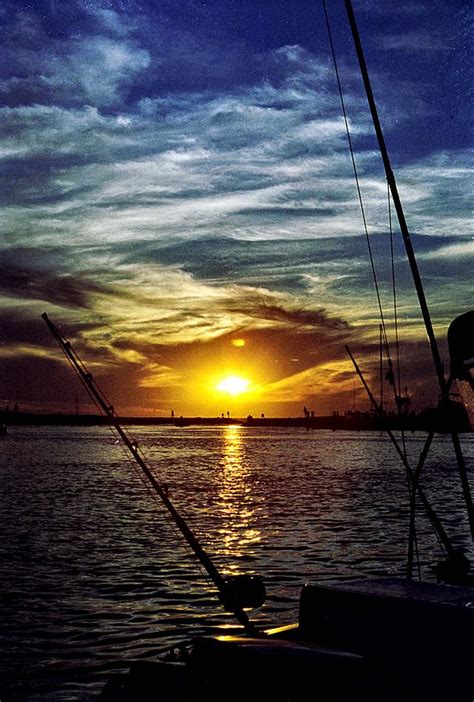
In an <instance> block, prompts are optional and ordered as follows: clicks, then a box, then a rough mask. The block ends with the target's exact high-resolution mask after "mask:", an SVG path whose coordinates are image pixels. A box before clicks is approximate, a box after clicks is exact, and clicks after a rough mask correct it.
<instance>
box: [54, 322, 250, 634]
mask: <svg viewBox="0 0 474 702" xmlns="http://www.w3.org/2000/svg"><path fill="white" fill-rule="evenodd" d="M41 316H42V318H43V319H44V321H45V322H46V324H47V325H48V328H49V330H50V332H51V334H52V335H53V336H54V338H55V339H56V341H57V342H58V344H59V346H60V347H61V349H62V350H63V352H64V355H65V356H66V358H67V359H68V361H69V363H70V364H71V366H72V367H73V369H74V370H75V371H76V373H77V375H78V376H79V378H80V380H81V381H82V383H83V385H84V386H85V388H86V390H87V392H88V393H89V395H90V397H91V398H92V400H93V401H94V403H95V404H96V405H97V406H98V407H99V408H100V409H101V411H102V412H103V413H104V414H105V415H106V416H107V417H108V419H109V421H110V424H111V425H112V426H113V427H114V429H115V431H116V432H117V434H118V435H119V436H120V438H121V439H122V441H123V443H124V444H125V446H126V447H127V449H128V450H129V452H130V454H131V455H132V458H133V459H134V461H135V463H136V464H137V465H138V467H139V468H140V470H141V471H142V473H143V474H144V476H145V477H146V479H147V480H148V482H149V483H150V484H151V486H152V488H153V490H154V491H155V493H156V494H157V495H158V496H159V497H160V499H161V501H162V502H163V504H164V505H165V507H166V509H167V510H168V512H169V514H170V515H171V517H172V519H173V521H174V523H175V524H176V526H177V527H178V529H179V531H180V532H181V534H182V535H183V536H184V538H185V540H186V541H187V543H188V544H189V546H190V547H191V549H192V550H193V552H194V554H195V556H196V557H197V558H198V560H199V562H200V563H201V564H202V565H203V566H204V568H205V570H206V572H207V574H208V575H209V577H210V578H211V580H212V581H213V583H214V585H215V586H216V588H217V590H218V591H219V594H220V600H221V602H222V604H223V605H224V607H225V609H226V610H227V611H229V612H233V614H234V615H235V617H236V618H237V620H238V621H239V622H240V624H242V626H243V627H244V628H245V630H246V631H247V632H248V633H250V634H254V633H255V627H254V625H253V624H252V622H251V621H250V620H249V618H248V616H247V614H246V612H245V611H244V609H243V608H242V607H241V606H240V605H239V604H238V602H237V600H236V595H237V593H236V592H235V589H236V588H235V586H234V587H233V586H232V582H230V583H229V581H227V580H226V579H225V578H223V577H222V575H221V574H220V573H219V571H218V570H217V568H216V566H215V565H214V563H213V562H212V560H211V558H210V557H209V555H208V554H207V553H206V551H205V550H204V548H203V547H202V546H201V544H200V543H199V540H198V539H197V537H196V536H195V534H194V533H193V532H192V530H191V529H190V528H189V526H188V524H187V523H186V521H185V520H184V519H183V517H182V516H181V515H180V514H179V512H178V511H177V509H176V508H175V506H174V505H173V503H172V502H171V500H170V499H169V497H168V495H167V494H166V489H165V488H164V487H163V486H162V485H160V483H159V482H158V480H157V479H156V477H155V476H154V475H153V473H152V471H151V470H150V467H149V466H148V465H147V464H146V462H145V460H144V459H143V458H142V456H141V455H140V453H139V451H138V447H137V445H136V443H135V442H134V441H132V440H131V438H130V436H128V435H127V433H126V432H125V431H124V429H123V428H122V426H121V425H120V422H119V419H118V417H117V415H116V414H115V410H114V408H113V407H112V406H111V405H110V404H109V402H108V401H107V398H106V397H105V396H104V394H103V393H102V391H101V390H100V389H99V387H98V386H97V384H96V382H95V380H94V378H93V377H92V373H89V372H88V370H87V368H86V367H85V366H84V364H83V362H82V361H81V359H80V358H79V356H78V355H77V353H76V352H75V351H74V350H73V348H72V346H71V343H70V342H69V341H67V340H66V339H65V338H64V337H63V335H62V334H61V332H60V331H59V329H58V328H57V327H56V326H55V324H53V322H52V321H51V320H50V319H49V317H48V315H47V314H46V312H45V313H44V314H42V315H41ZM234 582H235V581H234Z"/></svg>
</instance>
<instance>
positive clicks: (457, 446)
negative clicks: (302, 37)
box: [344, 0, 474, 539]
mask: <svg viewBox="0 0 474 702" xmlns="http://www.w3.org/2000/svg"><path fill="white" fill-rule="evenodd" d="M344 4H345V7H346V12H347V16H348V19H349V25H350V28H351V32H352V37H353V40H354V46H355V50H356V54H357V58H358V61H359V67H360V71H361V74H362V80H363V82H364V87H365V92H366V95H367V101H368V103H369V108H370V114H371V116H372V122H373V125H374V129H375V133H376V136H377V141H378V144H379V149H380V154H381V156H382V161H383V165H384V169H385V176H386V178H387V183H388V186H389V188H390V192H391V195H392V199H393V203H394V206H395V211H396V213H397V218H398V223H399V225H400V231H401V233H402V237H403V242H404V244H405V250H406V254H407V258H408V262H409V264H410V269H411V273H412V277H413V282H414V284H415V290H416V293H417V296H418V301H419V304H420V308H421V313H422V317H423V321H424V324H425V329H426V333H427V335H428V339H429V343H430V347H431V354H432V356H433V361H434V366H435V371H436V375H437V378H438V383H439V387H440V392H441V400H442V402H443V404H444V405H445V406H448V404H449V388H448V383H447V382H446V378H445V375H444V368H443V363H442V361H441V356H440V353H439V348H438V343H437V341H436V336H435V333H434V329H433V323H432V321H431V315H430V312H429V309H428V303H427V301H426V296H425V291H424V288H423V283H422V280H421V276H420V272H419V269H418V264H417V260H416V256H415V251H414V249H413V244H412V242H411V238H410V233H409V231H408V225H407V222H406V218H405V212H404V210H403V206H402V202H401V199H400V195H399V192H398V187H397V181H396V179H395V174H394V172H393V170H392V165H391V162H390V157H389V155H388V150H387V146H386V144H385V138H384V135H383V131H382V126H381V123H380V119H379V115H378V110H377V105H376V102H375V98H374V94H373V91H372V86H371V83H370V78H369V73H368V70H367V64H366V61H365V55H364V50H363V48H362V43H361V40H360V34H359V30H358V27H357V23H356V18H355V15H354V10H353V8H352V2H351V0H344ZM451 438H452V442H453V448H454V453H455V456H456V461H457V465H458V470H459V476H460V479H461V485H462V490H463V494H464V500H465V503H466V508H467V513H468V519H469V526H470V531H471V536H472V538H473V539H474V506H473V502H472V496H471V490H470V486H469V481H468V478H467V470H466V465H465V461H464V456H463V453H462V448H461V442H460V440H459V435H458V433H457V432H455V431H452V432H451Z"/></svg>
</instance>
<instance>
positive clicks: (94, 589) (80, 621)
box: [0, 427, 474, 702]
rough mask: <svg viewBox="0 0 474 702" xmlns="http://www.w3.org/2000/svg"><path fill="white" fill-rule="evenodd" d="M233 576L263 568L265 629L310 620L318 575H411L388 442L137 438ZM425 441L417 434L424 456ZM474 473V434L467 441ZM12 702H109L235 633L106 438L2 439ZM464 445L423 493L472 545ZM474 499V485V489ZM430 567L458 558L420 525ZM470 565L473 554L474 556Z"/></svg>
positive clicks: (1, 635) (361, 436)
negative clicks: (304, 610) (135, 675)
mask: <svg viewBox="0 0 474 702" xmlns="http://www.w3.org/2000/svg"><path fill="white" fill-rule="evenodd" d="M134 435H135V436H136V437H137V439H138V441H139V443H140V445H141V446H142V447H143V449H144V451H145V452H146V454H147V456H148V458H149V459H150V461H151V462H152V464H153V465H154V466H155V467H156V469H157V470H158V471H159V474H160V476H161V479H162V480H163V481H164V482H165V483H166V484H167V486H168V489H169V494H170V497H171V498H172V499H173V500H174V502H175V504H176V505H177V506H178V507H179V508H180V509H181V510H182V512H183V513H184V515H185V516H186V517H187V519H188V521H189V523H190V524H191V526H192V527H193V529H194V530H195V531H196V532H197V534H198V535H199V537H200V538H201V539H202V542H203V544H204V545H205V547H206V548H207V550H208V552H209V553H210V554H211V555H212V556H213V557H214V558H215V562H216V564H217V565H218V566H219V567H220V568H221V569H222V571H223V572H224V573H232V572H235V573H247V572H250V573H259V574H261V575H263V576H264V578H265V582H266V586H267V593H268V596H267V602H266V604H265V605H264V607H263V608H262V609H261V611H259V612H256V613H255V614H254V618H255V619H256V620H257V621H260V622H261V623H262V625H269V624H280V623H287V622H290V621H293V620H294V619H295V618H296V613H297V602H298V597H299V591H300V588H301V586H302V585H303V583H304V582H306V581H308V580H311V579H328V578H333V577H338V576H341V575H342V576H344V577H348V578H354V577H357V576H360V575H364V574H372V575H380V574H403V567H404V559H405V553H406V545H405V544H406V534H407V522H408V510H407V488H406V480H405V477H404V471H403V468H402V467H401V465H400V463H399V461H398V459H397V458H396V455H395V451H394V449H393V448H392V447H391V445H390V444H389V442H388V440H387V439H386V438H385V437H384V436H383V435H381V434H378V433H376V432H373V433H342V432H340V433H333V432H310V433H307V432H305V431H304V430H298V429H257V428H256V429H245V428H240V427H203V428H187V427H186V428H174V427H164V428H146V429H140V428H138V429H136V430H134ZM422 445H423V436H422V435H421V434H415V435H414V434H410V435H409V436H408V437H407V448H408V452H409V455H410V456H411V457H412V459H413V461H415V460H416V457H417V456H418V455H419V453H420V451H421V448H422ZM463 446H464V448H465V454H466V458H467V463H468V467H469V469H470V474H471V475H472V472H473V468H474V437H473V436H472V435H470V436H468V437H463ZM0 450H1V452H2V455H1V463H0V479H1V483H0V484H1V488H0V524H1V534H2V540H1V545H0V549H1V563H0V568H1V572H0V576H1V587H2V600H3V621H2V625H1V630H0V674H1V683H0V699H1V701H2V702H7V701H8V700H15V701H20V700H28V702H30V701H31V702H33V701H34V702H39V701H41V702H45V701H53V700H54V701H57V700H81V701H88V700H92V699H94V698H95V696H96V694H97V691H98V690H100V689H101V686H102V685H103V683H104V681H105V680H106V678H107V676H108V674H109V673H110V672H112V671H116V670H119V669H121V668H126V667H127V665H128V663H129V662H130V661H132V660H134V659H138V658H153V657H154V656H155V655H156V654H157V653H158V652H159V651H161V650H162V649H164V648H166V647H167V646H169V645H171V644H173V643H175V642H176V641H179V640H183V639H185V638H187V637H188V636H189V635H190V634H201V633H209V632H211V633H216V632H219V631H220V632H221V633H222V630H223V628H225V629H226V632H227V633H228V632H229V631H231V632H232V631H233V627H234V623H233V620H232V618H231V617H230V616H229V615H227V614H225V613H222V611H221V610H220V608H219V606H218V604H217V602H216V598H215V595H214V591H213V589H212V587H211V586H210V585H209V584H208V581H207V580H206V578H205V577H204V575H203V573H202V572H201V571H200V569H199V568H198V567H197V566H196V563H195V561H194V559H193V558H192V557H190V556H189V554H188V551H187V549H186V547H185V546H183V544H182V540H181V538H180V536H179V535H178V534H177V533H176V531H175V529H174V528H173V527H172V526H171V524H170V523H169V520H168V518H167V517H166V516H165V515H164V513H163V510H162V509H161V507H159V506H157V505H156V504H155V502H154V501H153V499H152V497H151V496H150V494H149V493H148V492H147V490H146V488H145V486H144V485H143V483H142V482H141V481H140V479H139V477H138V476H137V475H136V473H135V472H134V470H133V468H132V467H131V466H130V464H129V463H128V461H127V459H126V458H125V456H124V454H123V451H122V449H121V447H120V446H119V445H117V444H116V443H115V439H114V438H113V437H112V436H111V434H110V433H109V431H108V430H107V429H105V428H87V429H83V428H35V429H30V428H12V429H11V430H10V435H9V436H8V437H7V438H6V439H4V440H2V442H1V444H0ZM451 454H452V451H451V448H450V443H449V439H448V438H446V437H441V438H439V437H438V438H437V440H436V442H435V445H434V447H433V450H432V452H431V459H430V461H429V463H428V465H427V466H426V468H425V470H424V473H423V480H422V482H423V485H424V487H425V489H426V492H427V493H428V495H429V496H430V498H431V500H432V503H433V504H434V505H435V506H436V507H437V508H438V509H439V512H440V514H441V515H442V516H443V517H444V521H445V526H446V528H447V529H448V530H449V533H450V534H452V535H455V536H456V538H457V540H458V543H465V542H467V541H468V539H467V536H466V534H467V525H466V520H465V517H464V513H463V511H462V508H461V500H460V489H459V479H458V476H457V472H456V469H455V468H454V467H453V462H452V459H451ZM473 487H474V486H473ZM417 523H418V540H419V556H420V564H421V566H420V567H421V571H422V573H423V574H424V575H425V576H427V575H428V576H429V574H430V570H429V564H431V563H432V562H433V561H434V560H436V559H438V560H439V558H440V557H441V556H442V554H441V552H440V550H439V546H438V544H437V541H436V538H435V537H434V536H433V535H432V533H431V529H430V527H429V525H428V523H427V520H426V519H425V518H424V515H423V514H422V513H421V512H419V514H418V518H417ZM471 555H472V554H471Z"/></svg>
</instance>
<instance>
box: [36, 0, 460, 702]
mask: <svg viewBox="0 0 474 702" xmlns="http://www.w3.org/2000/svg"><path fill="white" fill-rule="evenodd" d="M345 5H346V10H347V15H348V19H349V24H350V26H351V30H352V34H353V37H354V43H355V48H356V52H357V55H358V60H359V65H360V70H361V74H362V77H363V80H364V85H365V89H366V93H367V99H368V103H369V107H370V111H371V114H372V119H373V123H374V128H375V131H376V134H377V138H378V142H379V147H380V152H381V155H382V159H383V163H384V167H385V172H386V177H387V181H388V185H389V188H390V191H391V196H392V200H393V203H394V206H395V210H396V212H397V216H398V220H399V224H400V229H401V232H402V236H403V239H404V243H405V247H406V252H407V258H408V261H409V263H410V267H411V270H412V274H413V279H414V282H415V288H416V291H417V295H418V299H419V302H420V308H421V312H422V316H423V320H424V323H425V327H426V331H427V335H428V339H429V342H430V346H431V351H432V355H433V361H434V366H435V371H436V376H437V379H438V383H439V386H440V395H441V403H442V405H444V406H447V405H448V403H449V389H450V385H451V382H452V381H454V379H455V378H458V379H459V380H461V381H463V382H465V383H467V384H468V385H470V387H471V388H472V386H473V384H474V381H473V376H472V371H473V367H474V360H473V359H474V350H473V348H472V341H471V343H470V344H469V342H468V341H467V339H469V338H472V336H471V337H469V335H468V334H466V329H469V328H470V327H471V326H472V323H473V315H474V313H467V315H462V316H461V317H459V318H458V319H457V320H455V321H454V322H453V324H452V326H451V328H450V333H449V346H450V353H451V374H450V378H449V379H448V380H446V378H445V375H444V369H443V366H442V363H441V358H440V354H439V351H438V346H437V341H436V338H435V335H434V332H433V327H432V323H431V319H430V315H429V310H428V305H427V302H426V299H425V294H424V290H423V285H422V282H421V278H420V275H419V272H418V268H417V263H416V258H415V254H414V251H413V247H412V245H411V241H410V236H409V232H408V227H407V224H406V220H405V216H404V212H403V208H402V204H401V201H400V197H399V194H398V189H397V184H396V180H395V176H394V174H393V171H392V168H391V164H390V160H389V156H388V152H387V149H386V146H385V141H384V137H383V132H382V128H381V125H380V121H379V117H378V113H377V108H376V104H375V100H374V97H373V93H372V89H371V85H370V80H369V76H368V72H367V67H366V64H365V59H364V54H363V50H362V45H361V42H360V37H359V33H358V29H357V25H356V20H355V16H354V12H353V9H352V5H351V2H350V0H345ZM43 317H44V319H45V321H46V323H47V324H48V326H49V328H50V330H51V332H52V334H53V335H54V336H55V338H56V340H57V341H58V343H59V345H60V346H61V348H62V349H63V351H64V353H65V355H66V357H67V358H68V360H69V361H70V363H71V365H72V366H73V367H74V370H75V371H76V372H77V373H78V375H79V377H80V378H81V380H82V381H83V383H84V385H85V387H86V389H87V391H88V392H89V394H90V395H91V397H92V398H93V399H94V401H95V402H96V403H97V405H98V406H99V408H100V409H101V410H102V412H103V413H104V414H105V415H106V416H107V417H108V418H109V421H110V424H111V425H112V426H113V427H114V428H115V430H116V431H117V433H118V435H119V436H120V438H121V439H122V441H123V442H124V444H125V446H126V447H127V449H128V451H129V452H130V454H131V456H132V457H133V459H134V460H135V462H136V465H137V466H138V468H139V469H140V470H141V471H142V474H143V475H144V477H145V478H146V480H148V482H149V484H150V485H151V486H152V488H153V490H154V491H155V492H156V493H157V494H158V496H159V497H160V499H161V500H162V502H163V503H164V505H165V506H166V508H167V510H168V512H169V513H170V514H171V516H172V518H173V519H174V521H175V524H176V525H177V526H178V528H179V529H180V531H181V533H182V534H183V536H184V538H185V539H186V541H187V543H188V544H189V546H190V547H191V549H192V550H193V552H194V554H195V555H196V557H197V558H198V559H199V560H200V562H201V563H202V565H203V566H204V567H205V569H206V570H207V572H208V574H209V576H210V578H211V580H212V581H213V582H214V584H215V586H216V588H217V590H218V592H219V598H220V601H221V603H222V604H223V605H224V607H225V608H226V610H228V611H231V612H233V613H234V614H235V616H236V617H237V619H238V621H239V622H240V624H241V625H242V628H243V635H242V636H241V637H217V638H200V639H197V640H194V641H191V642H189V644H186V645H183V646H179V647H176V648H173V649H172V650H170V651H169V652H168V653H166V654H165V655H164V656H163V658H162V659H161V660H158V661H156V662H140V663H137V664H135V665H133V666H132V668H131V669H130V671H129V672H128V673H127V674H125V675H119V676H117V677H114V678H111V679H110V680H109V682H108V684H107V685H106V687H105V689H104V690H103V692H102V694H101V699H102V700H103V701H104V702H132V701H133V702H140V701H142V700H143V701H144V700H160V699H161V700H170V701H173V700H176V701H177V702H181V701H184V700H206V701H210V702H212V700H222V699H225V700H237V699H238V700H269V701H271V702H274V701H275V702H278V701H282V702H283V701H284V700H285V701H288V700H291V701H296V700H348V699H352V700H373V701H374V702H375V700H377V701H380V700H387V701H390V702H395V700H397V701H400V700H456V701H459V702H464V701H467V700H470V701H472V699H473V698H474V677H473V676H472V671H471V661H472V656H473V653H474V650H473V644H472V640H471V637H470V634H471V632H472V631H473V630H474V586H473V585H474V584H473V583H472V580H471V576H470V573H469V562H468V560H467V558H466V556H465V554H464V552H463V551H462V550H459V549H456V548H455V547H454V546H453V544H452V542H451V540H450V539H449V537H448V535H447V533H446V532H445V530H444V527H443V525H442V524H441V522H440V520H439V519H438V517H437V515H436V513H435V511H434V510H433V508H432V507H431V505H430V504H429V502H428V499H427V498H426V496H425V494H424V492H423V490H422V488H421V485H420V482H419V477H420V473H421V471H422V468H423V465H424V463H425V460H426V457H427V454H428V451H429V448H430V445H431V441H432V439H433V435H434V432H429V434H428V437H427V440H426V443H425V447H424V450H423V452H422V455H421V456H420V459H419V462H418V464H417V466H416V467H415V468H414V469H413V467H412V466H411V465H410V464H409V462H408V460H407V458H406V456H405V454H404V453H403V451H402V450H401V449H400V447H399V445H398V442H397V439H396V437H395V436H394V435H393V434H392V432H391V431H390V430H387V433H388V435H389V438H390V440H391V441H392V443H393V444H394V446H395V448H396V450H397V451H398V452H399V455H400V460H401V461H402V463H403V465H404V467H405V469H406V472H407V475H408V477H409V481H410V486H411V514H412V516H413V515H414V509H415V507H414V506H415V500H418V501H419V502H420V503H421V504H422V506H423V508H424V509H425V511H426V513H427V515H428V517H429V520H430V521H431V524H432V526H433V528H434V529H435V531H436V534H437V536H438V538H439V541H440V543H441V544H442V546H443V548H444V550H445V552H446V558H445V559H444V560H443V561H441V562H440V563H439V564H437V566H435V569H434V570H435V573H436V576H437V578H438V582H437V583H426V582H417V581H414V580H413V577H412V559H413V552H412V549H413V531H412V529H410V539H409V558H408V565H407V577H406V578H383V579H382V578H381V579H369V580H367V579H363V580H356V581H350V582H347V581H337V580H335V581H332V582H325V583H324V584H318V583H315V584H308V585H306V586H305V587H304V588H303V591H302V593H301V600H300V607H299V615H298V621H297V622H296V623H295V624H292V625H289V626H284V627H279V628H276V629H271V630H266V631H259V630H258V629H257V627H256V626H255V625H254V624H253V623H252V622H251V620H250V617H249V615H248V610H249V609H252V608H255V607H258V606H260V605H261V604H262V602H263V600H264V596H265V589H264V586H263V583H262V581H261V580H260V579H259V578H257V577H255V576H237V577H235V576H234V577H233V578H223V577H222V576H221V575H220V573H219V571H218V570H217V568H216V567H215V565H214V564H213V562H212V559H210V557H209V556H208V554H207V553H206V551H205V549H204V548H203V547H202V545H201V544H200V542H199V541H198V540H197V539H196V537H195V535H194V534H193V532H192V530H191V529H190V528H189V527H188V525H187V524H186V522H185V521H184V520H183V518H182V517H181V515H180V514H179V512H178V511H177V510H176V508H175V507H174V505H173V503H172V502H171V500H170V499H169V496H168V494H167V492H166V490H165V489H164V488H163V486H161V485H160V483H159V482H158V481H157V480H156V477H155V475H154V474H153V472H152V471H150V469H149V467H148V466H147V464H146V461H145V460H144V458H143V456H142V454H141V452H140V450H139V447H138V446H137V445H136V444H135V443H134V442H133V440H132V439H130V437H129V436H128V434H127V432H126V431H125V430H124V429H123V428H122V427H121V426H120V424H119V422H118V419H117V417H116V415H115V412H114V410H113V407H112V406H111V405H110V403H109V402H108V400H107V399H106V398H105V396H104V395H103V393H102V392H101V391H100V389H99V388H98V386H97V384H96V383H95V381H94V379H93V377H92V375H91V374H90V373H89V372H88V370H87V368H86V367H85V366H84V364H83V363H82V361H81V360H80V359H79V357H78V356H77V354H76V353H75V351H74V350H73V348H72V347H71V345H70V343H69V342H68V341H67V340H66V339H65V338H64V337H63V336H62V334H61V333H60V332H59V330H58V329H57V328H56V327H55V325H54V324H53V323H52V322H51V320H50V319H49V318H48V317H47V315H46V314H45V315H43ZM347 352H348V354H349V356H350V358H351V360H352V362H353V365H354V368H355V372H356V373H357V374H358V376H359V378H360V380H361V382H362V383H363V384H364V387H365V389H366V391H367V394H368V396H369V399H370V401H371V403H372V406H373V409H374V411H375V412H378V413H380V414H381V416H383V408H381V407H380V405H379V403H378V402H377V400H376V399H375V397H374V395H373V394H372V392H371V390H370V388H369V386H368V384H367V382H366V380H365V378H364V375H363V373H362V371H361V369H360V367H359V365H358V363H357V361H356V359H355V357H354V355H353V354H352V351H351V350H350V349H349V348H347ZM452 442H453V447H454V453H455V456H456V461H457V464H458V468H459V474H460V479H461V484H462V489H463V494H464V499H465V501H466V506H467V511H468V520H469V525H470V529H471V535H472V536H474V512H473V506H472V500H471V495H470V487H469V482H468V477H467V471H466V467H465V464H464V460H463V456H462V449H461V445H460V441H459V437H458V435H457V434H456V432H454V431H453V432H452Z"/></svg>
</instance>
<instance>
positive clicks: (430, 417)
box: [0, 403, 472, 433]
mask: <svg viewBox="0 0 474 702" xmlns="http://www.w3.org/2000/svg"><path fill="white" fill-rule="evenodd" d="M452 405H455V406H450V407H449V408H448V410H447V411H446V410H444V411H442V410H441V409H439V408H428V409H426V410H423V411H422V412H419V413H418V414H416V413H414V412H412V413H410V414H407V415H396V414H387V415H386V416H384V417H383V419H382V418H380V417H376V416H375V415H374V414H372V413H370V412H347V413H345V414H342V415H341V414H338V413H334V414H332V415H327V416H314V417H313V416H311V417H252V416H250V415H249V416H248V417H247V418H246V419H242V418H237V419H234V418H227V417H147V416H141V417H136V416H121V417H118V418H117V419H118V421H119V422H120V423H121V424H124V425H129V426H131V425H133V426H178V427H180V426H181V427H184V426H226V425H239V426H248V427H299V428H302V429H306V430H308V431H309V430H321V429H323V430H331V431H338V430H342V431H371V430H373V431H381V430H383V429H384V428H390V429H404V430H406V431H430V430H434V431H436V432H439V433H448V432H450V431H457V432H470V431H472V429H471V426H470V423H469V419H468V417H467V415H466V412H465V411H464V408H463V406H462V405H460V404H459V403H452ZM0 423H1V424H5V425H6V426H107V425H108V424H109V423H110V420H109V419H108V418H107V417H104V416H102V415H97V414H65V413H54V414H47V413H32V412H19V411H17V412H12V411H2V412H0Z"/></svg>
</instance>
